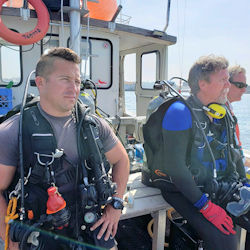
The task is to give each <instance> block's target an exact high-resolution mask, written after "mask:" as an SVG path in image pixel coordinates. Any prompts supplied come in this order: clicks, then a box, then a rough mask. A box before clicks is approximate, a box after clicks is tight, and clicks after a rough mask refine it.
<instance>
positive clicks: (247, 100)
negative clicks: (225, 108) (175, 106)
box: [125, 91, 250, 151]
mask: <svg viewBox="0 0 250 250" xmlns="http://www.w3.org/2000/svg"><path fill="white" fill-rule="evenodd" d="M125 100H126V111H128V112H129V113H131V114H133V115H135V110H136V100H135V92H134V91H125ZM233 109H234V114H235V115H236V117H237V119H238V123H239V128H240V138H241V142H242V147H243V149H247V150H249V151H250V94H245V95H243V96H242V99H241V101H240V102H234V103H233Z"/></svg>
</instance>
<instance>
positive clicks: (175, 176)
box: [162, 101, 202, 204]
mask: <svg viewBox="0 0 250 250" xmlns="http://www.w3.org/2000/svg"><path fill="white" fill-rule="evenodd" d="M191 132H192V116H191V113H190V110H189V109H188V107H187V106H186V105H184V104H183V103H181V102H179V101H178V102H175V103H173V104H172V105H171V106H170V107H169V109H168V110H167V111H166V113H165V115H164V118H163V121H162V133H163V147H164V153H165V154H164V157H165V162H166V166H167V173H168V174H169V176H171V178H172V181H173V183H174V185H175V186H176V187H177V189H178V190H179V191H180V192H181V193H182V194H183V195H184V196H185V197H186V198H187V199H188V200H189V201H190V202H191V203H192V204H194V203H195V202H197V201H198V200H199V199H201V197H202V192H201V191H200V189H199V188H198V187H197V186H196V183H195V181H194V180H193V178H192V175H191V173H190V171H189V170H188V167H187V154H188V153H189V145H190V140H192V138H191V135H192V133H191Z"/></svg>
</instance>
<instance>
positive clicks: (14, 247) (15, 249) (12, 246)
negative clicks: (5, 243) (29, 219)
mask: <svg viewBox="0 0 250 250" xmlns="http://www.w3.org/2000/svg"><path fill="white" fill-rule="evenodd" d="M8 250H19V243H18V242H13V241H11V240H10V241H9V247H8Z"/></svg>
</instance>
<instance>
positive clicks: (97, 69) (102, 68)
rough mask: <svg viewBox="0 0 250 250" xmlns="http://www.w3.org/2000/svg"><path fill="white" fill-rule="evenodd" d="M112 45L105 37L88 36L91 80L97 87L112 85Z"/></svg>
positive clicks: (104, 87)
mask: <svg viewBox="0 0 250 250" xmlns="http://www.w3.org/2000/svg"><path fill="white" fill-rule="evenodd" d="M112 57H113V46H112V43H111V41H109V40H107V39H97V38H90V58H91V60H90V72H91V80H92V81H93V82H94V83H95V84H96V86H97V88H99V89H108V88H110V87H111V85H112V81H113V80H112V71H113V60H112Z"/></svg>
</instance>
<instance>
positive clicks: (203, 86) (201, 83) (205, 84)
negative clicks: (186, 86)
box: [198, 80, 208, 90]
mask: <svg viewBox="0 0 250 250" xmlns="http://www.w3.org/2000/svg"><path fill="white" fill-rule="evenodd" d="M198 84H199V88H200V89H201V90H203V89H204V88H206V87H207V85H208V82H207V81H205V80H199V82H198Z"/></svg>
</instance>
